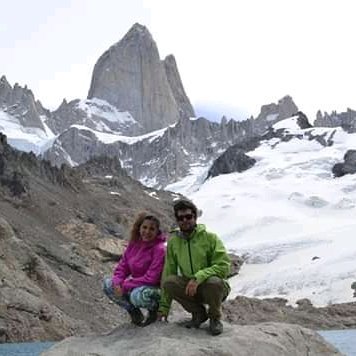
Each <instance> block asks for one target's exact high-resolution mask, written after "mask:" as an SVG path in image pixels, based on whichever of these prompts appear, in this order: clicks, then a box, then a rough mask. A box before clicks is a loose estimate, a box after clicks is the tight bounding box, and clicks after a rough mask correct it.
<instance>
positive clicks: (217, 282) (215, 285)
mask: <svg viewBox="0 0 356 356" xmlns="http://www.w3.org/2000/svg"><path fill="white" fill-rule="evenodd" d="M202 285H204V286H205V287H207V288H209V289H224V281H223V280H222V279H221V278H219V277H216V276H212V277H209V278H208V279H206V280H205V281H204V282H203V283H202Z"/></svg>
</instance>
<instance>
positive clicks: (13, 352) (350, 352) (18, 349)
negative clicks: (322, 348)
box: [0, 330, 356, 356]
mask: <svg viewBox="0 0 356 356" xmlns="http://www.w3.org/2000/svg"><path fill="white" fill-rule="evenodd" d="M319 334H320V335H321V336H323V337H324V338H325V340H327V341H328V342H329V343H330V344H332V345H334V346H335V347H336V348H337V349H339V350H340V352H341V353H343V354H344V355H347V356H356V330H328V331H319ZM53 344H54V342H25V343H18V344H0V356H39V355H40V354H41V352H42V351H44V350H47V349H49V348H50V347H51V346H52V345H53Z"/></svg>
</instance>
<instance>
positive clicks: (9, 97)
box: [0, 76, 49, 131]
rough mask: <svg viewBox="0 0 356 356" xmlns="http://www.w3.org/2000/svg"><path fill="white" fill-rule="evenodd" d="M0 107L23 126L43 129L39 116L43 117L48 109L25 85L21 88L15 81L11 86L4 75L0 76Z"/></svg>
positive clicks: (47, 112)
mask: <svg viewBox="0 0 356 356" xmlns="http://www.w3.org/2000/svg"><path fill="white" fill-rule="evenodd" d="M0 109H1V110H2V111H4V112H6V113H7V114H9V115H11V116H12V117H14V118H15V119H17V120H18V122H19V123H20V124H21V125H22V126H23V127H26V128H27V127H30V128H37V129H40V130H43V131H45V128H44V126H43V123H42V120H41V116H43V117H45V116H46V115H48V114H49V111H48V110H46V109H44V108H43V106H42V104H41V103H40V102H39V101H36V100H35V97H34V95H33V93H32V91H31V90H29V89H28V88H27V86H25V87H24V88H22V87H21V86H20V85H18V84H17V83H16V84H15V85H14V87H12V86H11V85H10V84H9V83H8V81H7V79H6V77H5V76H2V77H1V78H0ZM0 130H1V128H0Z"/></svg>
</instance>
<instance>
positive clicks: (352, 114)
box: [314, 109, 356, 133]
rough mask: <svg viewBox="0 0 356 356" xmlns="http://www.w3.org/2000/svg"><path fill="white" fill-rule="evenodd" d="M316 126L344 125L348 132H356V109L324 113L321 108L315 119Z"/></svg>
mask: <svg viewBox="0 0 356 356" xmlns="http://www.w3.org/2000/svg"><path fill="white" fill-rule="evenodd" d="M314 126H316V127H338V126H340V127H342V128H343V129H344V130H345V131H346V132H348V133H354V132H356V111H355V110H352V109H347V111H346V112H342V113H337V112H336V111H333V112H331V114H328V113H326V112H325V113H324V115H323V114H322V113H321V111H320V110H319V111H318V112H317V115H316V120H315V121H314Z"/></svg>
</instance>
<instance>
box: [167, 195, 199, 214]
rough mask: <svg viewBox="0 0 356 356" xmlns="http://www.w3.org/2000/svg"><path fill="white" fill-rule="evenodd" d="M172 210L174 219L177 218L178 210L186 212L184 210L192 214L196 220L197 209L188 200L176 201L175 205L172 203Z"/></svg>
mask: <svg viewBox="0 0 356 356" xmlns="http://www.w3.org/2000/svg"><path fill="white" fill-rule="evenodd" d="M173 209H174V215H175V217H177V214H178V211H179V210H186V209H190V210H191V211H192V212H193V214H194V217H195V218H197V216H198V208H197V207H196V206H195V205H194V204H193V203H192V202H191V201H190V200H186V199H181V200H178V201H177V202H176V203H174V205H173Z"/></svg>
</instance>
